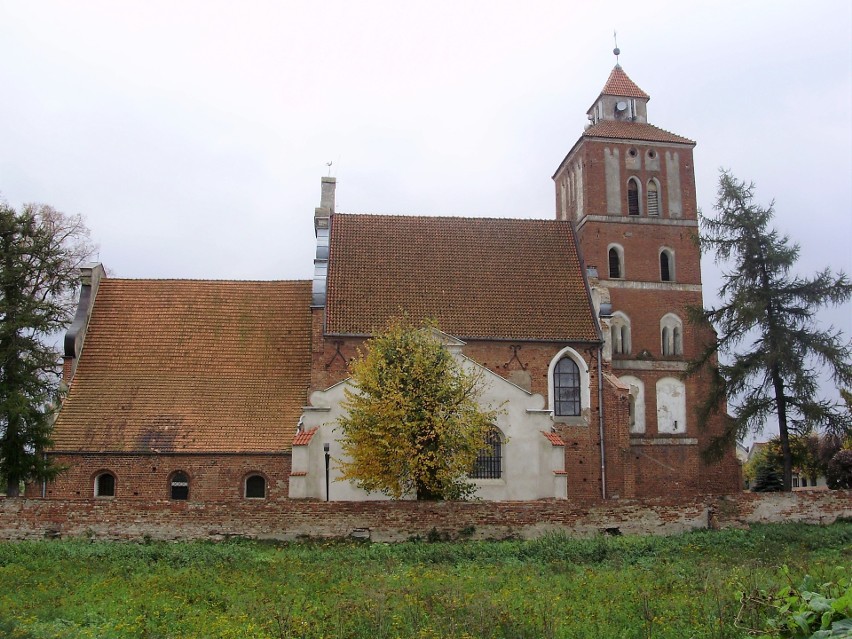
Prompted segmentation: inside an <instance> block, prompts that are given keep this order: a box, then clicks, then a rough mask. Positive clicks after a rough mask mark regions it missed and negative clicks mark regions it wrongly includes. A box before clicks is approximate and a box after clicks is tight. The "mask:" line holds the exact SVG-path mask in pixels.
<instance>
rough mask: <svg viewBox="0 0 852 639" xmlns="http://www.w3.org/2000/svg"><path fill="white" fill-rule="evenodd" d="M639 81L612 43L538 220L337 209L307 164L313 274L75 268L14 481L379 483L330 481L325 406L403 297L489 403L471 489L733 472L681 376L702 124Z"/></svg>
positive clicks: (295, 488) (698, 484) (532, 492)
mask: <svg viewBox="0 0 852 639" xmlns="http://www.w3.org/2000/svg"><path fill="white" fill-rule="evenodd" d="M648 101H649V96H648V94H647V93H645V92H644V91H643V90H642V89H640V88H639V87H638V86H637V85H636V84H635V83H634V82H633V81H632V80H631V79H630V78H629V77H628V76H627V74H626V73H625V72H624V70H623V69H622V68H621V67H620V66H619V65H616V66H615V68H614V69H613V70H612V72H611V74H610V76H609V78H608V80H607V82H606V84H605V85H604V88H603V90H602V91H601V93H600V95H599V96H598V97H597V99H596V100H595V101H594V102H593V104H592V105H591V108H590V109H589V111H588V116H589V125H588V126H587V127H586V129H585V131H584V132H583V133H582V135H581V136H580V138H579V139H578V140H577V142H576V143H575V144H574V146H573V147H572V148H571V149H570V150H569V151H568V154H567V155H566V156H565V159H564V160H562V162H561V163H560V164H559V165H558V167H557V169H556V172H555V174H554V175H553V180H554V183H555V187H556V198H555V202H556V214H555V219H549V220H548V219H538V220H535V219H486V218H464V217H420V216H385V215H361V214H358V215H355V214H346V213H338V212H336V211H335V188H336V180H335V178H323V179H322V183H321V198H320V206H319V207H318V208H317V209H316V210H315V212H314V227H315V232H316V259H315V260H314V269H315V274H314V278H313V281H263V282H252V281H198V280H129V279H117V278H110V277H106V276H105V274H104V270H103V268H102V267H101V266H100V265H98V264H94V265H90V266H88V267H86V268H84V269H83V270H82V278H81V293H80V303H79V308H78V310H77V314H76V317H75V318H74V320H73V323H72V325H71V326H70V327H69V330H68V332H67V335H66V338H65V368H64V375H63V377H64V383H65V384H66V385H67V389H68V391H67V394H66V396H65V399H64V402H63V405H62V407H61V410H60V412H59V414H58V417H57V419H56V422H55V430H54V446H53V448H52V449H51V450H50V451H48V453H47V454H48V455H50V456H51V457H53V458H54V459H55V460H56V461H57V462H58V463H60V464H62V465H64V466H66V467H67V470H66V471H65V472H64V473H62V474H61V475H60V476H59V477H58V478H57V479H56V480H55V481H54V482H50V483H46V484H43V485H38V486H30V487H28V493H29V494H30V495H31V496H42V497H46V498H48V499H50V498H63V499H69V498H70V499H116V500H124V499H126V500H147V501H151V502H156V501H162V502H168V501H175V502H180V501H189V502H192V501H196V502H205V501H230V500H257V501H258V502H263V501H279V500H287V499H330V500H363V499H383V498H384V497H383V496H382V495H377V494H368V493H365V492H364V491H362V490H361V489H359V488H358V487H356V486H354V485H352V484H350V483H348V482H344V481H338V471H337V468H336V462H335V460H336V459H339V458H340V455H341V448H340V442H339V438H338V433H337V431H336V430H335V423H336V420H337V418H338V417H339V416H340V415H341V410H342V409H341V406H340V402H341V400H342V398H343V392H344V389H345V388H346V387H347V386H348V385H350V383H351V382H350V381H349V380H348V372H347V367H348V363H349V361H350V360H351V359H352V358H353V357H354V356H355V354H356V349H357V348H358V347H359V346H361V345H362V344H363V343H364V341H365V339H367V338H368V337H369V336H370V335H371V334H374V333H375V332H376V331H377V330H381V329H382V328H383V327H384V326H385V325H386V324H387V320H388V319H389V318H390V317H392V316H395V315H399V314H400V313H403V312H404V313H407V314H408V315H409V316H410V317H411V318H412V319H414V320H417V319H420V318H432V319H435V320H436V321H437V324H438V326H439V327H440V332H439V333H438V335H439V337H440V339H441V340H442V341H443V343H444V344H445V347H446V348H447V349H449V350H450V351H451V352H452V353H453V355H454V356H455V357H456V358H457V359H458V361H459V363H460V365H461V366H463V367H465V368H466V369H468V370H471V371H477V372H478V373H479V374H480V375H481V376H482V379H483V393H482V398H481V401H482V402H483V404H487V405H490V406H495V405H501V406H502V407H503V409H504V410H503V411H502V413H501V415H500V416H499V417H498V418H497V419H496V420H495V423H494V428H493V430H492V433H491V436H490V437H489V440H488V445H487V446H486V447H485V448H484V449H483V451H482V453H481V454H480V457H479V459H478V460H477V463H476V465H475V467H474V468H473V469H472V470H471V478H472V481H473V482H475V484H476V486H477V493H476V494H477V496H478V497H480V498H482V499H487V500H532V499H548V498H549V499H583V500H596V499H617V498H634V497H652V496H658V495H659V496H691V495H697V494H705V493H731V492H736V491H738V490H739V487H740V480H739V467H738V464H737V462H736V458H735V454H734V449H733V447H732V448H731V450H730V451H729V452H728V453H727V454H726V455H725V456H724V457H723V458H722V460H721V461H719V462H716V463H713V464H708V463H705V462H704V461H702V458H701V451H702V449H703V448H704V447H705V446H706V444H707V443H708V441H709V439H710V438H711V437H712V435H714V434H718V433H719V432H720V429H721V424H719V423H717V422H709V423H698V418H697V415H696V411H695V409H696V406H697V405H698V404H699V403H700V401H701V399H702V397H703V396H704V393H705V388H706V384H707V380H706V379H705V378H702V377H701V376H696V377H690V378H683V373H684V371H685V369H686V365H687V361H688V360H690V359H691V358H693V357H695V356H696V355H697V354H698V353H699V351H700V350H701V348H702V345H703V344H705V343H707V341H708V340H712V339H713V338H714V335H713V332H712V330H711V329H710V328H709V327H706V326H700V327H698V326H694V325H691V324H689V323H687V322H686V316H687V308H688V307H689V306H691V305H700V304H701V302H702V292H701V271H700V263H699V253H698V249H697V246H696V244H695V243H694V241H693V237H694V235H695V234H696V232H697V227H698V222H697V207H696V195H695V180H694V175H693V168H692V167H693V164H692V162H693V158H692V152H693V148H694V146H695V143H694V142H692V141H691V140H689V139H687V138H685V137H681V136H679V135H675V134H673V133H670V132H668V131H666V130H664V129H661V128H658V127H656V126H654V125H652V124H650V123H649V122H648ZM306 239H307V238H306ZM327 460H328V471H326V463H327ZM327 472H328V481H327V480H326V475H327Z"/></svg>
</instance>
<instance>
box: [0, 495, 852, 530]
mask: <svg viewBox="0 0 852 639" xmlns="http://www.w3.org/2000/svg"><path fill="white" fill-rule="evenodd" d="M838 517H844V518H852V491H812V492H811V491H808V492H804V491H801V492H796V493H787V494H779V493H776V494H752V493H742V494H738V495H727V496H720V497H704V498H697V499H691V500H683V499H682V500H665V499H644V500H615V501H608V502H587V503H578V502H574V501H556V500H544V501H533V502H437V503H436V502H412V501H401V502H331V503H327V502H317V501H307V500H304V501H302V500H299V501H296V500H294V501H281V502H251V503H248V502H236V503H235V502H228V503H223V502H212V503H211V502H208V503H193V502H184V503H176V502H170V501H151V502H138V501H136V502H135V501H120V500H79V499H78V500H67V501H66V500H55V499H46V500H42V499H0V538H2V539H41V538H45V537H48V538H50V537H80V536H90V537H93V538H98V539H127V540H140V539H144V538H151V539H224V538H227V537H231V536H239V537H250V538H257V539H278V540H292V539H298V538H300V537H306V536H307V537H346V536H350V535H352V536H358V537H365V538H370V539H372V540H373V541H404V540H406V539H409V538H412V537H418V536H419V537H421V538H426V537H429V536H430V534H431V535H433V536H434V535H435V534H437V535H438V536H440V537H441V538H449V539H459V538H470V539H489V538H493V539H503V538H507V537H519V538H534V537H538V536H540V535H542V534H544V533H546V532H549V531H556V530H561V531H565V532H568V533H569V534H572V535H577V536H585V535H592V534H596V533H601V532H612V533H614V532H616V529H617V531H618V532H621V533H624V534H659V535H668V534H674V533H679V532H684V531H688V530H695V529H701V528H708V527H713V528H717V527H718V528H724V527H729V526H747V525H748V524H751V523H757V522H782V521H800V522H808V523H819V524H829V523H832V522H834V521H835V520H836V519H837V518H838Z"/></svg>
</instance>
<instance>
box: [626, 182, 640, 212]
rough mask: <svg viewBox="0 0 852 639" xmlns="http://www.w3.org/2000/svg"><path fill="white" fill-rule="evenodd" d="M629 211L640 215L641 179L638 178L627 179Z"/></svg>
mask: <svg viewBox="0 0 852 639" xmlns="http://www.w3.org/2000/svg"><path fill="white" fill-rule="evenodd" d="M627 213H628V215H639V181H638V180H637V179H636V178H630V179H629V180H628V181H627Z"/></svg>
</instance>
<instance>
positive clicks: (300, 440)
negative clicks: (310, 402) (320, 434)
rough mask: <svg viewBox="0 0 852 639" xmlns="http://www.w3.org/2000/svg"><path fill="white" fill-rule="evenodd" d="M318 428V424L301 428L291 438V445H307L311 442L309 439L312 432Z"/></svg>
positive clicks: (312, 434) (311, 437)
mask: <svg viewBox="0 0 852 639" xmlns="http://www.w3.org/2000/svg"><path fill="white" fill-rule="evenodd" d="M318 430H319V426H315V427H314V428H312V429H310V430H303V431H301V432H298V433H296V436H295V437H294V438H293V446H307V445H308V444H310V443H311V440H312V439H313V438H314V434H315V433H316V432H317V431H318Z"/></svg>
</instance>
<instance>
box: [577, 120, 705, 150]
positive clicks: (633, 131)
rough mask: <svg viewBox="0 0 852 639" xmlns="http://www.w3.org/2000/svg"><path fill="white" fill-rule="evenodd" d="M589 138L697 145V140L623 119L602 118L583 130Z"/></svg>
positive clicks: (650, 125) (584, 134)
mask: <svg viewBox="0 0 852 639" xmlns="http://www.w3.org/2000/svg"><path fill="white" fill-rule="evenodd" d="M583 137H587V138H613V139H618V140H640V141H644V142H663V143H666V142H670V143H675V144H690V145H693V146H694V145H695V142H693V141H692V140H690V139H689V138H685V137H683V136H681V135H677V134H675V133H671V132H669V131H666V130H665V129H661V128H660V127H657V126H654V125H653V124H646V123H644V122H625V121H623V120H600V121H599V122H598V123H597V124H594V125H592V126H590V127H589V128H588V129H586V130H585V131H584V132H583Z"/></svg>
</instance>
